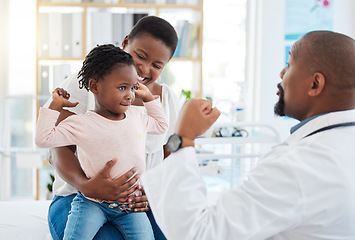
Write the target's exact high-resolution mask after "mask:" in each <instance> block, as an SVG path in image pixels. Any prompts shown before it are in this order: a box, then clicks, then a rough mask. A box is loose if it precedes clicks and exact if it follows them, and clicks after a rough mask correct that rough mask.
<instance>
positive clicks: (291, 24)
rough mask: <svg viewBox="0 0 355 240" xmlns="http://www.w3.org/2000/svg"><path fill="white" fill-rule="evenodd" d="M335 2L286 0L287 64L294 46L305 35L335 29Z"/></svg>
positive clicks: (330, 0)
mask: <svg viewBox="0 0 355 240" xmlns="http://www.w3.org/2000/svg"><path fill="white" fill-rule="evenodd" d="M334 1H335V0H286V5H285V6H286V9H285V43H286V44H285V51H286V52H285V56H286V59H285V60H286V61H285V63H286V64H287V62H288V53H289V50H290V48H291V46H292V44H293V43H294V42H295V41H296V40H298V39H300V38H301V37H302V36H303V35H304V34H306V33H307V32H310V31H314V30H332V29H333V12H334V11H333V9H334V6H333V5H334Z"/></svg>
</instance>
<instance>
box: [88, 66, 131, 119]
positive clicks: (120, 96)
mask: <svg viewBox="0 0 355 240" xmlns="http://www.w3.org/2000/svg"><path fill="white" fill-rule="evenodd" d="M136 84H137V72H136V69H135V68H134V66H132V65H131V66H127V65H123V66H122V65H118V66H116V67H114V68H113V69H112V71H111V73H110V74H108V75H106V76H105V77H104V79H100V80H99V81H98V82H97V83H96V90H94V91H93V93H94V95H95V100H96V102H95V111H96V112H97V113H98V114H100V115H102V116H104V117H106V118H109V119H113V120H117V119H122V118H123V117H124V112H126V111H127V109H128V108H129V106H130V105H131V103H132V102H133V101H134V98H135V94H134V90H135V87H136Z"/></svg>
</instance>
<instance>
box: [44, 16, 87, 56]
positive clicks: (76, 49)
mask: <svg viewBox="0 0 355 240" xmlns="http://www.w3.org/2000/svg"><path fill="white" fill-rule="evenodd" d="M82 25H83V15H82V13H80V12H76V13H40V14H39V39H38V56H39V57H50V58H61V57H66V58H70V57H75V58H78V57H82V55H83V53H82V51H83V43H82V41H83V30H82Z"/></svg>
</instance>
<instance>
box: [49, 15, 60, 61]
mask: <svg viewBox="0 0 355 240" xmlns="http://www.w3.org/2000/svg"><path fill="white" fill-rule="evenodd" d="M48 22H49V31H48V34H49V49H48V50H49V57H51V58H59V57H62V14H61V13H57V12H53V13H50V14H49V21H48Z"/></svg>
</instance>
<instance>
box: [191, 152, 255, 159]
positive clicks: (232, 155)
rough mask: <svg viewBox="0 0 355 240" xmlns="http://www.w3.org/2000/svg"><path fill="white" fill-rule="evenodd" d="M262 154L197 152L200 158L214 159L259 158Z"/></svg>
mask: <svg viewBox="0 0 355 240" xmlns="http://www.w3.org/2000/svg"><path fill="white" fill-rule="evenodd" d="M261 155H262V154H240V153H230V154H215V153H197V155H196V158H197V159H198V160H213V159H223V158H237V159H240V158H259V157H261Z"/></svg>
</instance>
